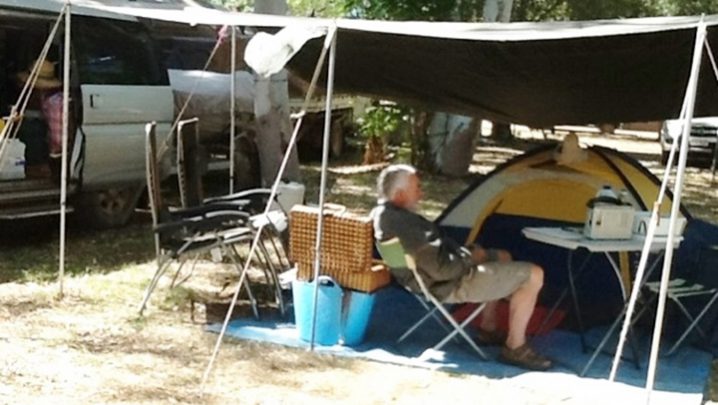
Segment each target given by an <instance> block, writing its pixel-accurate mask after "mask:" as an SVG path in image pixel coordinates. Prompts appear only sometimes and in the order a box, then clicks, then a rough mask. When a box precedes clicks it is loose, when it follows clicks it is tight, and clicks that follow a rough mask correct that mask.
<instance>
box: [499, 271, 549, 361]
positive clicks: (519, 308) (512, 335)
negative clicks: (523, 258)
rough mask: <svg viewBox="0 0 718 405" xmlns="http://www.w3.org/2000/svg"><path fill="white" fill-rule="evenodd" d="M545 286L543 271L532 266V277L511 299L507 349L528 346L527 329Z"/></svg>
mask: <svg viewBox="0 0 718 405" xmlns="http://www.w3.org/2000/svg"><path fill="white" fill-rule="evenodd" d="M542 286H543V270H542V269H541V268H540V267H539V266H536V265H533V266H531V275H530V276H529V279H528V281H527V282H526V283H525V284H524V285H522V286H521V287H520V288H519V289H518V290H516V292H514V293H513V294H512V295H511V298H510V299H509V335H508V337H507V339H506V347H508V348H509V349H515V348H517V347H521V346H523V345H524V344H526V327H527V326H528V323H529V319H531V314H532V313H533V311H534V307H535V306H536V298H537V297H538V293H539V291H540V290H541V287H542Z"/></svg>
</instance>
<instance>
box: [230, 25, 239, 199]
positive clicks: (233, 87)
mask: <svg viewBox="0 0 718 405" xmlns="http://www.w3.org/2000/svg"><path fill="white" fill-rule="evenodd" d="M231 45H232V50H231V52H230V55H231V58H232V60H231V61H230V62H229V66H230V68H229V74H230V76H229V85H230V86H231V90H230V92H229V95H230V96H231V99H230V101H229V194H232V193H234V149H235V148H236V145H235V144H234V136H235V134H236V129H235V120H236V117H235V109H236V108H237V107H236V102H235V99H234V97H235V94H234V92H235V91H237V87H236V85H235V81H236V78H235V76H234V71H235V69H236V68H237V66H236V65H237V61H236V59H237V29H236V27H235V26H234V25H232V41H231Z"/></svg>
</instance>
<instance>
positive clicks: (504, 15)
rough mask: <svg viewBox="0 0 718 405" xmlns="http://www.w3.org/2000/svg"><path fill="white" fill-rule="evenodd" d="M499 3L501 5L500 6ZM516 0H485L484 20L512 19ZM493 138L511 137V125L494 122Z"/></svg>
mask: <svg viewBox="0 0 718 405" xmlns="http://www.w3.org/2000/svg"><path fill="white" fill-rule="evenodd" d="M499 3H501V7H500V8H499ZM513 3H514V0H485V1H484V21H485V22H497V21H499V22H502V23H507V22H509V21H511V8H512V7H513ZM491 136H492V138H494V139H496V140H508V139H511V137H512V134H511V126H510V124H508V123H505V122H494V123H493V128H492V130H491Z"/></svg>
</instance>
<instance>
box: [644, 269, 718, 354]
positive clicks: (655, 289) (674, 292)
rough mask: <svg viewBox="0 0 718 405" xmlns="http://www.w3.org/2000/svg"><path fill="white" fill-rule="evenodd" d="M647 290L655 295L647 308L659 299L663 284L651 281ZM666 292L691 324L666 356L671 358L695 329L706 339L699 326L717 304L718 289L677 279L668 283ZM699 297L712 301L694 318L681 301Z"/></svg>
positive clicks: (647, 284)
mask: <svg viewBox="0 0 718 405" xmlns="http://www.w3.org/2000/svg"><path fill="white" fill-rule="evenodd" d="M646 288H647V289H648V290H649V291H650V292H652V293H653V294H654V295H653V297H652V298H651V299H650V300H649V301H648V302H647V303H646V306H649V305H651V304H652V303H653V302H654V301H655V300H656V298H657V297H658V294H659V291H660V288H661V283H660V282H659V281H650V282H647V283H646ZM666 291H667V294H666V297H668V299H670V300H671V301H673V302H674V303H675V304H676V306H677V307H678V309H679V310H680V311H681V313H682V314H683V315H684V316H685V317H686V318H687V319H688V321H689V322H690V324H689V325H688V327H687V328H686V330H684V331H683V333H682V334H681V336H680V337H679V338H678V339H677V340H676V342H675V343H673V346H671V348H670V349H668V351H667V352H666V354H665V355H666V356H670V355H671V354H673V353H674V352H675V351H676V349H678V346H680V344H681V343H683V341H684V340H685V339H686V338H687V337H688V335H689V334H690V333H691V332H692V331H693V329H695V330H696V332H698V334H699V335H701V337H702V338H703V339H706V334H705V332H704V331H703V329H701V327H700V325H698V323H699V322H700V320H701V319H702V318H703V316H704V315H705V314H706V313H707V312H708V310H709V309H710V308H711V307H712V306H713V303H715V301H716V299H718V288H708V287H706V286H704V285H702V284H698V283H690V282H688V281H686V280H684V279H681V278H677V279H674V280H671V281H669V282H668V288H667V290H666ZM699 296H705V297H710V299H709V300H708V301H707V302H706V304H705V306H703V308H702V309H701V310H700V311H699V312H698V314H697V315H695V316H694V315H692V314H691V313H690V312H689V311H688V309H687V308H686V306H685V304H684V303H683V302H681V300H683V299H684V298H695V297H699Z"/></svg>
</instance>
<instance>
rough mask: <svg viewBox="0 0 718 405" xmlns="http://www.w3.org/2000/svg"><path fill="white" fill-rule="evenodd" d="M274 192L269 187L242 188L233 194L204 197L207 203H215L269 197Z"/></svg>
mask: <svg viewBox="0 0 718 405" xmlns="http://www.w3.org/2000/svg"><path fill="white" fill-rule="evenodd" d="M271 193H272V190H270V189H268V188H253V189H249V190H242V191H238V192H236V193H233V194H227V195H222V196H218V197H209V198H205V199H204V203H205V204H214V203H217V202H227V201H232V200H242V199H244V200H246V199H250V200H251V199H256V198H262V197H264V198H266V197H269V196H270V195H271Z"/></svg>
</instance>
